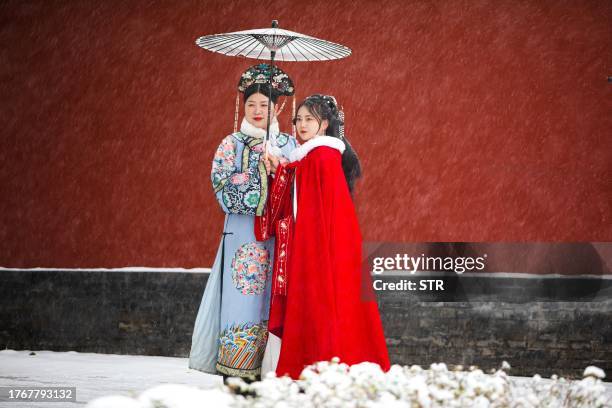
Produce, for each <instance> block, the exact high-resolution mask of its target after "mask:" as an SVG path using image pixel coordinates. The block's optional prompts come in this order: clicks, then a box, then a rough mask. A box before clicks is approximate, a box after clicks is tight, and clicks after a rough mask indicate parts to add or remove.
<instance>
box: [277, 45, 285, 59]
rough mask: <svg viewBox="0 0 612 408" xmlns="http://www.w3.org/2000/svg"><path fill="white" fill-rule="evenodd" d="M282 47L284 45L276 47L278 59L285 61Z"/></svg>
mask: <svg viewBox="0 0 612 408" xmlns="http://www.w3.org/2000/svg"><path fill="white" fill-rule="evenodd" d="M283 48H285V47H280V48H279V49H278V51H280V61H285V55H284V54H283Z"/></svg>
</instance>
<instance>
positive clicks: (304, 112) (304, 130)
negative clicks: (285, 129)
mask: <svg viewBox="0 0 612 408" xmlns="http://www.w3.org/2000/svg"><path fill="white" fill-rule="evenodd" d="M328 124H329V122H328V121H327V119H325V120H323V121H321V124H319V122H318V121H317V118H315V117H314V116H313V115H312V113H310V111H309V110H308V108H307V107H306V106H302V107H300V109H298V111H297V115H295V129H296V130H297V132H298V135H299V136H300V138H301V139H302V140H303V141H307V140H310V139H312V138H313V137H317V136H320V135H324V134H325V130H326V129H327V126H328Z"/></svg>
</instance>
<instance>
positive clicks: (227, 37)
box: [198, 34, 241, 45]
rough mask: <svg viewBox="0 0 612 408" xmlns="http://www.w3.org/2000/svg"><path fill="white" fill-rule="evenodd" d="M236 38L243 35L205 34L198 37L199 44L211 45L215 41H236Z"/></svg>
mask: <svg viewBox="0 0 612 408" xmlns="http://www.w3.org/2000/svg"><path fill="white" fill-rule="evenodd" d="M236 38H241V36H239V35H234V34H231V35H230V34H227V35H211V36H204V37H200V38H198V44H201V45H209V44H215V43H226V42H232V41H235V40H236Z"/></svg>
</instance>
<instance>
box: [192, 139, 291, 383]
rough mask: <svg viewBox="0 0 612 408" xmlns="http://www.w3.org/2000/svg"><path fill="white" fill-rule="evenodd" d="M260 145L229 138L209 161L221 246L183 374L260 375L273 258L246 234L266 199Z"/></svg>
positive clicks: (269, 246)
mask: <svg viewBox="0 0 612 408" xmlns="http://www.w3.org/2000/svg"><path fill="white" fill-rule="evenodd" d="M261 140H262V139H257V138H254V137H252V136H248V135H246V134H245V133H242V132H237V133H234V134H232V135H229V136H227V137H226V138H225V139H224V140H223V141H222V142H221V144H220V145H219V148H218V149H217V152H216V154H215V158H214V160H213V166H212V173H211V179H212V183H213V188H214V190H215V194H216V196H217V200H218V201H219V204H220V205H221V208H222V209H223V211H224V212H225V213H226V215H225V223H224V228H223V232H224V236H225V244H224V242H223V238H222V239H221V243H220V245H219V248H218V250H217V256H216V258H215V261H214V264H213V267H212V270H211V273H210V276H209V278H208V282H207V284H206V289H205V290H204V296H203V298H202V303H201V304H200V308H199V310H198V315H197V318H196V321H195V325H194V330H193V337H192V345H191V353H190V355H189V367H190V368H193V369H197V370H200V371H204V372H207V373H211V374H218V373H222V374H226V375H230V376H240V377H254V376H257V375H259V374H260V372H261V361H262V358H263V353H264V350H265V347H266V341H267V338H268V330H267V322H268V316H269V309H270V287H271V284H270V280H271V275H272V265H273V256H274V239H273V238H272V239H269V240H267V241H265V242H258V241H257V240H256V239H255V233H254V222H255V215H260V214H261V212H262V211H263V207H264V205H265V202H266V198H267V178H266V177H267V176H266V174H265V169H264V168H263V165H262V164H261V163H260V161H259V158H260V155H261V154H262V153H261V150H262V143H261ZM275 143H276V146H278V148H280V151H281V152H282V154H283V156H285V157H288V156H289V153H290V152H291V150H293V149H294V148H295V147H296V140H295V138H294V137H293V136H290V135H287V134H284V133H281V134H280V135H278V136H277V137H276V138H275ZM223 249H225V251H223ZM222 275H223V276H222Z"/></svg>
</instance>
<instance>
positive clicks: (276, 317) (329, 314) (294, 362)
mask: <svg viewBox="0 0 612 408" xmlns="http://www.w3.org/2000/svg"><path fill="white" fill-rule="evenodd" d="M293 178H295V187H296V190H297V217H296V219H295V222H293V213H292V211H291V209H292V206H291V200H292V198H291V191H292V190H293V188H292V187H293V183H292V182H291V181H292V180H293ZM267 207H268V208H267V211H266V215H265V216H264V217H262V218H260V219H259V220H258V224H257V225H256V229H257V228H259V234H258V235H260V236H261V235H264V236H265V235H266V233H265V232H264V233H262V231H264V230H267V231H268V233H269V232H271V231H270V229H271V227H274V229H275V231H276V235H277V243H276V254H275V265H274V276H273V279H274V281H273V294H272V303H271V310H270V320H269V331H270V332H272V333H274V334H276V335H277V336H279V337H282V345H281V351H280V358H279V361H278V365H277V368H276V373H277V375H284V374H289V375H290V376H291V377H292V378H296V379H297V378H298V377H299V375H300V373H301V371H302V369H303V368H304V366H306V365H309V364H312V363H314V362H317V361H321V360H330V359H331V358H333V357H336V356H337V357H339V358H340V360H341V361H342V362H344V363H347V364H349V365H351V364H356V363H360V362H364V361H369V362H373V363H378V364H379V365H380V366H381V367H382V369H383V370H385V371H387V370H388V369H389V356H388V353H387V347H386V344H385V337H384V333H383V327H382V323H381V320H380V315H379V312H378V306H377V304H376V301H375V299H376V298H375V296H374V294H373V290H372V285H371V280H370V276H369V274H367V273H366V274H362V266H361V261H362V259H361V232H360V230H359V225H358V222H357V215H356V213H355V208H354V205H353V201H352V198H351V195H350V193H349V189H348V185H347V183H346V179H345V177H344V172H343V170H342V165H341V154H340V152H339V151H338V150H336V149H334V148H332V147H328V146H319V147H315V148H314V149H313V150H311V151H310V152H309V153H308V154H307V155H306V156H305V157H304V158H303V159H302V160H301V161H299V162H295V163H291V164H289V165H288V166H282V165H281V166H279V168H278V170H277V173H276V178H275V180H274V181H273V182H272V188H271V195H270V200H269V201H268V205H267ZM288 213H289V214H288ZM266 217H267V218H266ZM262 222H263V224H266V223H268V224H267V225H268V228H263V229H262V225H263V224H262ZM292 229H293V231H292ZM279 235H280V236H279ZM283 235H285V236H283ZM283 245H284V247H283ZM283 248H284V249H286V250H287V253H284V252H282V251H283ZM283 262H284V265H285V267H286V271H285V270H283ZM368 269H369V268H365V270H368ZM279 277H280V280H279ZM285 284H286V285H285ZM285 295H286V296H285Z"/></svg>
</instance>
